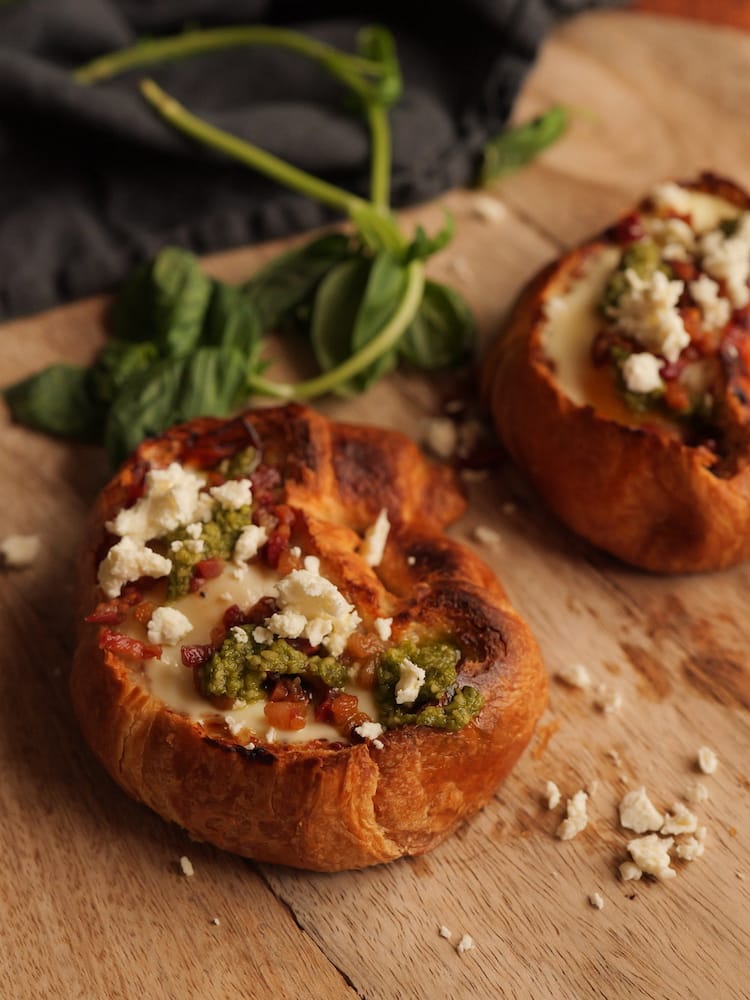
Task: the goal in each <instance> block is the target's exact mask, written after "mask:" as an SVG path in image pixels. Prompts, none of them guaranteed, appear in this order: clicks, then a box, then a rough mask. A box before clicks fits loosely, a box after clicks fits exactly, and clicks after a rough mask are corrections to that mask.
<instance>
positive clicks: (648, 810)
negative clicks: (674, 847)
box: [620, 786, 664, 833]
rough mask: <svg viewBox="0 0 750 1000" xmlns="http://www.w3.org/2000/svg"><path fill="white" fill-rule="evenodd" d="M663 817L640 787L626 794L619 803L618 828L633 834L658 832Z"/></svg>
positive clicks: (644, 790)
mask: <svg viewBox="0 0 750 1000" xmlns="http://www.w3.org/2000/svg"><path fill="white" fill-rule="evenodd" d="M663 824H664V815H663V813H660V812H659V810H658V809H657V808H656V806H655V805H654V804H653V802H652V801H651V799H650V798H649V797H648V795H647V793H646V789H645V788H644V787H643V786H642V787H641V788H636V789H635V791H632V792H628V794H627V795H626V796H625V797H624V798H623V800H622V802H620V826H624V827H625V829H626V830H633V831H634V832H635V833H647V832H648V831H650V830H660V829H661V827H662V826H663Z"/></svg>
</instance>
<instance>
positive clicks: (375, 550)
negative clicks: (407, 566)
mask: <svg viewBox="0 0 750 1000" xmlns="http://www.w3.org/2000/svg"><path fill="white" fill-rule="evenodd" d="M390 530H391V523H390V521H389V520H388V511H387V510H386V509H385V507H383V509H382V510H381V511H380V513H379V514H378V516H377V518H376V520H375V522H374V524H371V525H370V527H369V528H368V529H367V531H366V532H365V536H364V538H363V539H362V543H361V545H360V546H359V554H360V555H361V556H362V558H363V559H364V561H365V562H366V563H367V565H368V566H379V565H380V563H381V562H382V559H383V553H384V552H385V543H386V542H387V541H388V532H389V531H390Z"/></svg>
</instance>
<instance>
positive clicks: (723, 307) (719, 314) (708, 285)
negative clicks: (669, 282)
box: [688, 274, 732, 330]
mask: <svg viewBox="0 0 750 1000" xmlns="http://www.w3.org/2000/svg"><path fill="white" fill-rule="evenodd" d="M688 288H689V289H690V294H691V295H692V297H693V301H694V302H695V304H696V305H697V306H699V307H700V310H701V314H702V316H703V326H704V327H705V328H706V329H707V330H720V329H721V327H723V326H726V324H727V323H728V322H729V317H730V316H731V314H732V307H731V305H730V303H729V300H728V299H725V298H724V297H723V296H721V295H719V285H718V282H716V281H714V280H713V279H712V278H709V276H708V275H707V274H702V275H701V276H700V277H699V278H697V279H696V280H695V281H691V282H690V284H689V285H688Z"/></svg>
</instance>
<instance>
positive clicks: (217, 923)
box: [210, 917, 221, 927]
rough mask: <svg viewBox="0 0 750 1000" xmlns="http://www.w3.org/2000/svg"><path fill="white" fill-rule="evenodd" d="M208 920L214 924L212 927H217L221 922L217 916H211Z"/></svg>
mask: <svg viewBox="0 0 750 1000" xmlns="http://www.w3.org/2000/svg"><path fill="white" fill-rule="evenodd" d="M210 922H211V923H212V924H213V925H214V927H218V926H219V924H220V923H221V921H220V920H219V918H218V917H211V921H210Z"/></svg>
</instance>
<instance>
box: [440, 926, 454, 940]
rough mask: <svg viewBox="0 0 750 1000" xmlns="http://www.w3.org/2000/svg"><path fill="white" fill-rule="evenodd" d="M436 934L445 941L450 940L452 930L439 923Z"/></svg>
mask: <svg viewBox="0 0 750 1000" xmlns="http://www.w3.org/2000/svg"><path fill="white" fill-rule="evenodd" d="M438 934H439V935H440V937H441V938H445V939H446V941H450V939H451V938H452V937H453V931H452V930H451V929H450V928H449V927H446V926H445V924H441V926H440V930H439V931H438Z"/></svg>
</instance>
